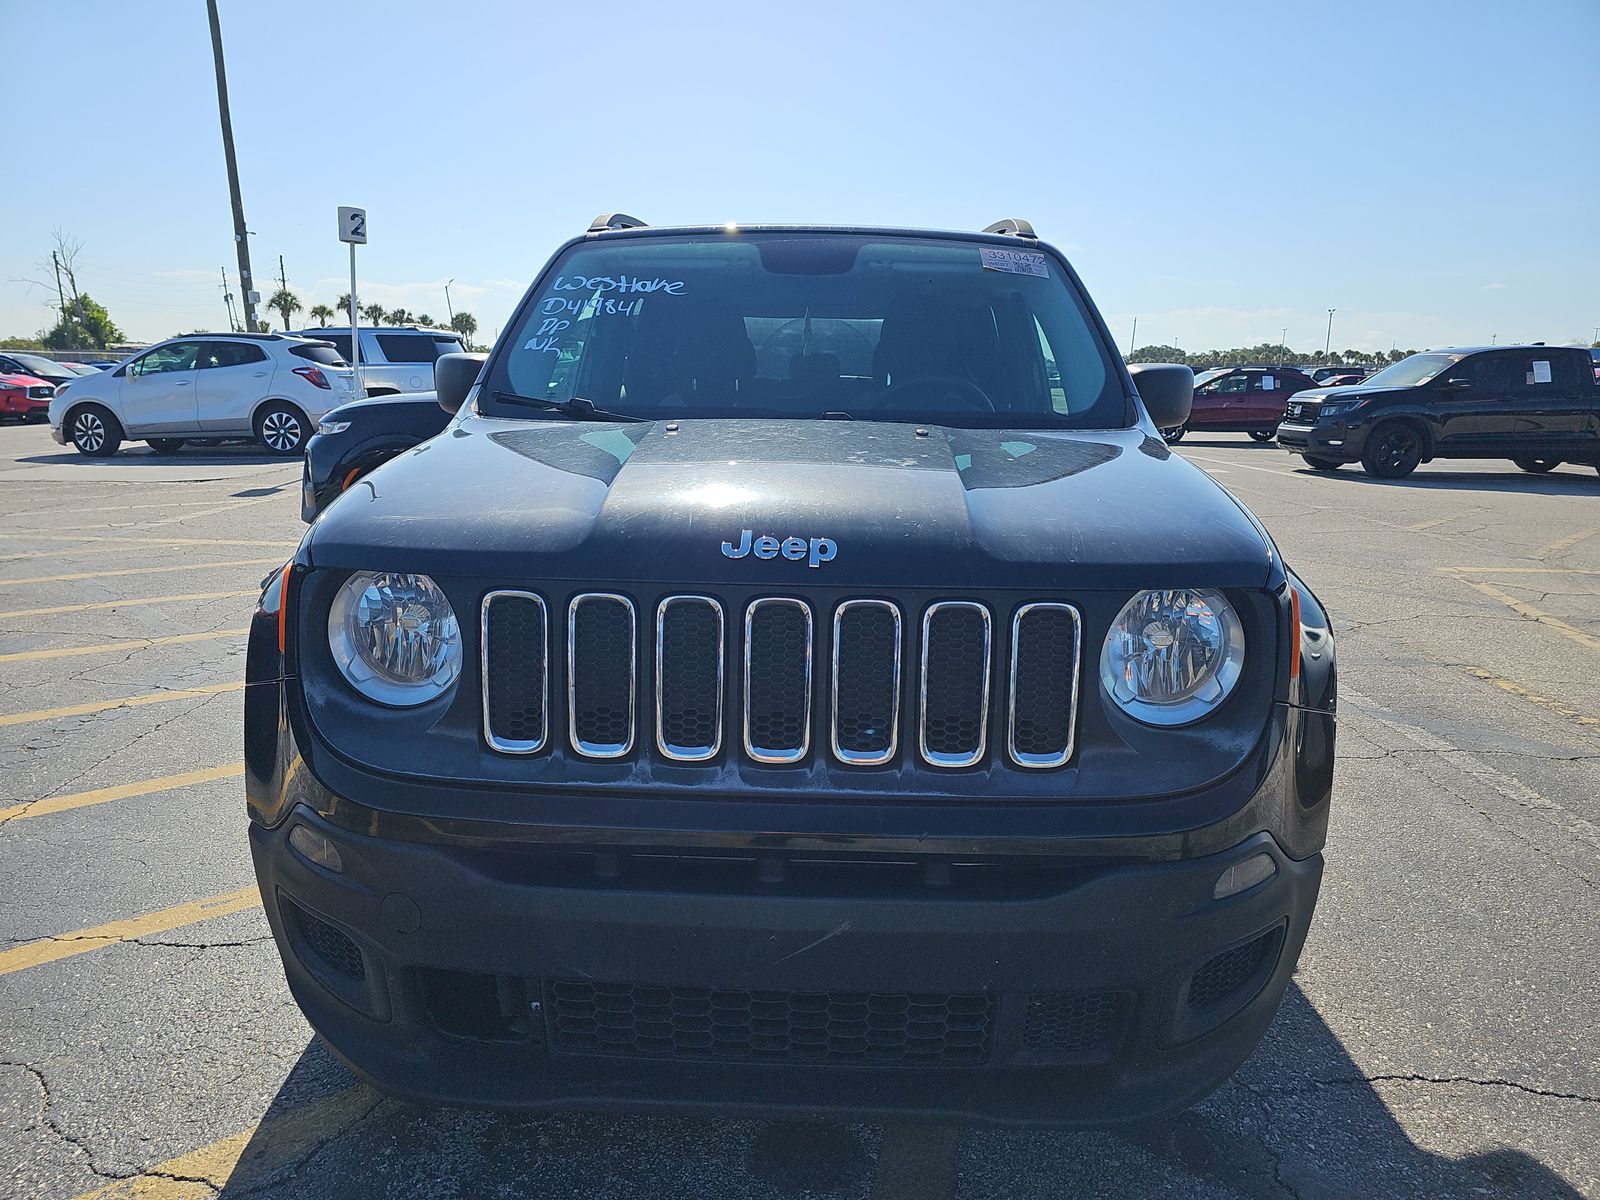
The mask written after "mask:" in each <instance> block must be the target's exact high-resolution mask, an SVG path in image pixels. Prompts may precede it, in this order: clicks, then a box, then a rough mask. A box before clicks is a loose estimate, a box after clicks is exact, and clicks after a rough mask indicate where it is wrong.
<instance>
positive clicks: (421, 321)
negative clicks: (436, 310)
mask: <svg viewBox="0 0 1600 1200" xmlns="http://www.w3.org/2000/svg"><path fill="white" fill-rule="evenodd" d="M417 324H418V325H426V326H427V327H428V328H430V329H431V328H433V318H432V317H430V316H429V315H428V314H427V313H423V314H422V315H420V316H419V317H418V318H417Z"/></svg>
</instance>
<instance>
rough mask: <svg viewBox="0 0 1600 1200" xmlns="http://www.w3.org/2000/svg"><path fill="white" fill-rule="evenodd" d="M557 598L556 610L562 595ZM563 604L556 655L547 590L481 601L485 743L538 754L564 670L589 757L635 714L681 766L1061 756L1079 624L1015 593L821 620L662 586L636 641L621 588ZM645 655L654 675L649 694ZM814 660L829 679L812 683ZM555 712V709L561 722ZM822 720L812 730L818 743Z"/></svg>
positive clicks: (885, 603) (613, 740)
mask: <svg viewBox="0 0 1600 1200" xmlns="http://www.w3.org/2000/svg"><path fill="white" fill-rule="evenodd" d="M555 603H556V605H557V607H556V608H555V611H556V612H557V613H560V612H561V608H560V607H559V604H560V598H557V600H556V601H555ZM565 607H566V622H565V624H566V630H565V633H566V637H565V639H559V638H558V641H557V645H560V644H561V641H562V640H564V642H565V655H564V658H565V661H564V662H562V661H557V660H556V659H555V657H554V655H553V653H552V651H551V642H550V629H549V624H550V620H549V607H548V604H547V601H545V600H544V599H542V598H541V597H539V596H538V595H536V594H534V593H532V592H523V591H511V590H501V591H493V592H490V593H489V594H488V595H487V596H486V597H485V598H484V601H483V609H482V621H481V633H482V643H481V645H482V680H483V728H484V738H485V741H486V742H487V743H488V745H489V746H490V748H491V749H493V750H496V751H499V752H501V753H506V754H534V753H538V752H540V751H542V750H546V749H548V748H549V745H550V739H549V727H550V721H551V714H550V711H549V709H550V706H551V703H552V701H551V677H552V676H554V677H555V678H556V679H557V680H559V679H561V678H562V677H563V676H564V677H565V683H566V688H565V694H566V709H567V711H566V714H565V717H566V725H567V743H568V746H569V747H570V749H571V750H572V751H574V752H576V753H577V754H578V755H581V756H583V757H586V758H596V759H603V758H621V757H624V756H626V755H629V754H631V753H632V752H633V751H634V749H635V746H636V743H637V740H638V739H637V730H638V727H639V725H640V724H641V723H642V724H643V725H644V728H645V730H646V744H647V745H648V744H649V735H650V733H651V732H653V734H654V747H653V750H654V752H655V754H656V755H657V756H659V757H660V758H662V759H665V760H670V761H674V762H704V761H708V760H710V759H714V758H716V757H718V756H719V755H721V754H723V753H724V751H725V750H726V748H727V747H728V745H729V744H730V742H731V745H732V746H734V747H735V748H737V750H739V751H741V752H742V754H743V755H744V757H746V758H747V759H749V760H751V761H754V762H759V763H763V764H770V765H783V764H790V763H800V762H802V761H804V760H806V759H807V758H808V757H809V756H811V755H812V754H813V752H816V753H825V754H827V755H828V756H829V757H831V758H832V759H833V760H834V761H835V762H837V763H841V764H844V765H845V766H851V767H873V766H882V765H886V764H890V763H892V762H894V761H895V759H896V758H897V757H898V756H900V755H906V754H911V755H915V756H917V757H918V758H920V759H921V761H922V762H923V763H925V764H927V765H929V766H933V767H938V768H944V769H951V770H955V769H962V768H969V767H976V766H981V765H982V764H984V763H985V762H986V761H987V760H988V759H989V758H990V757H991V748H990V747H991V727H993V739H994V740H996V742H997V744H998V743H999V742H1003V744H1004V756H1005V758H1006V759H1007V760H1008V761H1009V762H1010V763H1011V764H1013V765H1015V766H1018V767H1025V768H1034V769H1042V768H1052V767H1060V766H1062V765H1064V764H1065V763H1067V762H1068V761H1069V760H1070V759H1071V758H1072V754H1073V750H1074V735H1075V732H1076V725H1077V707H1078V705H1077V695H1078V687H1079V678H1080V658H1081V655H1082V630H1081V621H1080V619H1079V616H1078V611H1077V609H1075V608H1074V607H1072V606H1071V605H1069V604H1065V603H1060V602H1054V601H1045V602H1036V603H1029V604H1024V605H1022V606H1021V607H1019V608H1017V609H1016V610H1015V611H1014V613H1013V614H1012V616H1011V619H1010V621H1009V622H1004V623H1002V624H1000V625H998V626H997V625H996V621H995V617H994V614H993V613H992V612H991V610H990V609H989V608H988V607H987V606H986V605H984V604H981V603H979V602H977V601H973V600H944V601H939V602H936V603H933V604H930V605H928V606H927V607H926V608H925V609H924V610H923V612H922V615H921V620H920V621H911V622H908V621H907V620H906V614H904V613H903V612H902V611H901V609H900V607H899V606H898V605H896V604H894V603H893V602H892V601H889V600H880V599H851V600H845V601H843V602H841V603H839V604H838V605H836V606H832V613H831V617H830V616H829V614H828V611H827V609H826V608H824V609H822V610H821V611H819V610H818V609H817V608H816V607H815V606H814V604H813V603H812V602H809V601H807V600H803V599H799V598H795V597H788V596H767V597H759V598H756V599H752V600H750V601H749V602H748V603H747V604H744V605H743V606H742V607H743V612H742V614H739V607H740V605H738V604H737V603H734V604H733V610H734V613H735V614H737V615H734V616H733V617H732V618H731V619H730V616H729V613H728V611H727V608H726V607H725V605H724V602H723V601H722V600H719V599H718V598H716V597H713V596H705V595H669V596H666V597H664V598H661V599H660V600H659V602H657V603H656V604H655V606H654V621H650V620H649V619H648V617H647V618H646V621H645V629H646V631H648V632H649V633H651V634H652V635H653V637H652V644H651V645H648V646H645V647H641V646H640V645H639V640H640V635H639V624H640V623H639V619H638V613H637V611H636V608H635V603H634V601H633V600H631V599H629V598H628V597H626V596H623V595H620V594H616V593H610V592H585V593H582V594H580V595H577V596H574V597H572V598H571V599H570V601H568V602H567V604H566V606H565ZM646 612H647V614H648V612H649V609H648V608H647V609H646ZM730 636H731V644H730ZM819 643H822V644H821V645H819ZM641 651H642V653H641ZM730 660H731V661H730ZM641 661H643V663H645V664H646V665H647V667H649V668H653V669H651V670H650V671H649V674H650V675H651V676H652V677H651V678H649V679H648V680H647V681H646V682H645V684H644V686H643V687H641V686H640V684H639V680H638V673H639V669H640V663H641ZM819 664H820V667H821V670H822V671H824V672H826V678H824V679H823V680H822V681H821V683H820V686H815V684H816V681H815V680H814V674H815V673H816V671H817V667H818V665H819ZM997 680H998V682H997ZM555 686H556V688H557V689H559V687H560V684H559V683H557V684H556V685H555ZM997 689H1003V692H1000V693H999V694H997ZM641 692H643V693H644V695H643V696H641ZM557 694H559V691H558V692H557ZM641 704H642V706H643V715H641V711H640V709H641ZM652 712H653V720H652V719H651V716H650V715H649V714H651V713H652ZM561 719H562V716H561V714H560V712H559V711H558V712H557V713H556V715H555V720H556V722H557V725H556V727H557V728H558V729H559V728H560V721H561ZM730 720H731V721H732V722H733V725H732V728H731V729H730V727H729V722H730ZM819 721H820V722H821V725H820V728H821V729H822V730H823V735H822V736H821V737H820V738H814V737H813V727H814V724H815V723H816V722H819ZM907 722H910V723H912V724H914V728H913V727H907ZM814 743H820V749H819V748H818V747H817V746H816V745H814Z"/></svg>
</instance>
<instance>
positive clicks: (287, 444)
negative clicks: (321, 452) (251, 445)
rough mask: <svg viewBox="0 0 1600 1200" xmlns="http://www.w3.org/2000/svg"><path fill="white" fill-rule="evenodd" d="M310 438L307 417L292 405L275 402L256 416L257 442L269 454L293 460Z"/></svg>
mask: <svg viewBox="0 0 1600 1200" xmlns="http://www.w3.org/2000/svg"><path fill="white" fill-rule="evenodd" d="M310 436H311V431H310V430H309V429H308V428H307V422H306V418H305V416H304V415H303V414H302V413H301V412H300V410H299V409H298V408H296V407H295V406H294V405H292V404H285V403H283V402H282V401H281V400H275V401H273V402H272V403H271V404H268V405H267V406H266V407H264V408H263V409H262V410H261V411H260V412H259V413H257V414H256V441H258V442H260V443H261V445H262V447H263V448H264V449H265V450H266V451H267V453H268V454H275V455H277V456H278V457H280V458H293V457H294V456H295V455H297V454H299V453H300V452H301V451H302V450H304V449H305V447H306V439H307V438H309V437H310Z"/></svg>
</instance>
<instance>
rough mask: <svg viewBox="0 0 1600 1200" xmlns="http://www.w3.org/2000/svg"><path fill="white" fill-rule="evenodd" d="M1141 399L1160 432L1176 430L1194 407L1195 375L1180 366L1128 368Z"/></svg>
mask: <svg viewBox="0 0 1600 1200" xmlns="http://www.w3.org/2000/svg"><path fill="white" fill-rule="evenodd" d="M1128 374H1130V375H1132V376H1133V386H1134V387H1136V388H1138V389H1139V399H1141V400H1143V401H1144V410H1145V412H1147V413H1149V414H1150V420H1151V421H1152V422H1153V423H1154V424H1155V427H1156V428H1157V429H1173V428H1176V427H1177V426H1179V425H1182V424H1184V423H1185V422H1186V421H1188V419H1189V410H1190V409H1191V408H1193V407H1194V372H1193V371H1191V370H1190V369H1189V368H1188V367H1184V366H1179V365H1178V364H1176V363H1138V364H1136V365H1134V366H1130V367H1129V368H1128Z"/></svg>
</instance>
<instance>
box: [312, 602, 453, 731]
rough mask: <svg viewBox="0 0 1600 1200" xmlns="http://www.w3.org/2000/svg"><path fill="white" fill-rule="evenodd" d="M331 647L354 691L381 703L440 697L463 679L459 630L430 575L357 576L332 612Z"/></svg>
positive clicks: (418, 701) (404, 704) (407, 703)
mask: <svg viewBox="0 0 1600 1200" xmlns="http://www.w3.org/2000/svg"><path fill="white" fill-rule="evenodd" d="M328 646H329V649H331V650H332V651H333V659H334V661H335V662H336V663H338V664H339V670H340V672H341V673H342V674H343V675H344V677H345V678H346V679H348V680H349V681H350V685H351V686H352V687H353V688H355V689H356V691H358V692H360V693H361V694H362V695H363V696H366V697H367V698H368V699H371V700H376V701H377V702H378V703H379V704H389V705H394V706H395V707H407V706H410V705H413V704H421V703H423V702H424V701H427V700H432V699H433V698H434V697H435V696H439V695H442V694H443V693H444V691H445V690H446V689H447V688H449V687H450V685H451V684H453V683H455V681H456V677H457V676H458V675H460V674H461V629H460V626H459V625H457V623H456V614H455V611H454V610H453V609H451V607H450V601H449V600H447V599H446V598H445V594H444V593H443V592H442V591H440V590H439V585H438V584H436V583H434V582H433V580H431V579H429V578H428V577H427V576H426V575H402V574H390V573H387V572H373V571H360V572H357V573H356V574H354V575H352V576H350V578H349V579H347V580H346V581H345V583H344V586H343V587H341V588H340V589H339V593H338V595H336V596H335V597H334V598H333V607H332V608H331V609H330V610H329V611H328Z"/></svg>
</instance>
